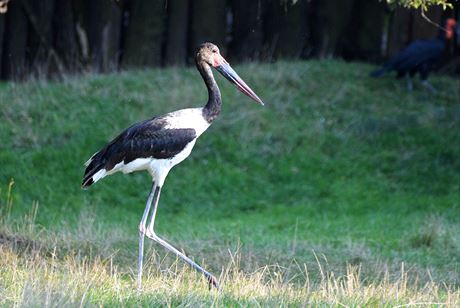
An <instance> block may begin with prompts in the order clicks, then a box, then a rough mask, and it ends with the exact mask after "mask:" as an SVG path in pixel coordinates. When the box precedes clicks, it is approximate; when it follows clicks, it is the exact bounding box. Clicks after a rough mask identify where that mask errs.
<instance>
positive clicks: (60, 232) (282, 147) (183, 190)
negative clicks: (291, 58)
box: [0, 60, 460, 307]
mask: <svg viewBox="0 0 460 308" xmlns="http://www.w3.org/2000/svg"><path fill="white" fill-rule="evenodd" d="M236 70H237V71H238V72H239V73H240V75H241V76H243V77H244V78H245V80H246V82H247V83H248V84H249V85H250V86H251V87H252V88H253V89H254V90H256V93H258V94H259V96H260V97H262V98H263V99H264V100H265V101H266V105H267V106H266V107H265V108H262V107H259V106H257V105H256V104H253V103H251V102H250V101H249V99H247V98H245V97H243V95H242V94H241V93H239V92H238V91H236V90H235V89H234V88H233V87H232V86H231V85H229V84H228V83H226V82H224V80H223V78H220V77H219V78H218V79H219V80H218V82H219V84H220V85H221V90H222V96H223V99H224V105H223V111H222V114H221V116H220V117H219V118H218V119H217V120H216V122H215V123H214V124H213V126H212V127H211V128H210V129H209V130H208V131H207V132H206V133H205V134H204V135H203V136H201V137H200V140H199V141H198V142H197V145H196V147H195V149H194V152H193V154H192V155H191V157H189V158H188V159H187V160H186V161H185V162H183V163H182V164H181V165H180V166H178V167H176V168H174V169H173V170H172V171H171V173H170V176H169V177H168V178H167V180H166V183H165V187H164V189H163V192H162V198H161V200H160V207H159V213H158V223H157V232H158V234H160V235H163V236H164V237H165V238H167V239H169V240H170V241H171V242H173V243H174V244H176V246H178V247H180V248H182V249H184V250H185V251H186V252H187V254H188V255H190V256H192V257H193V258H194V259H195V260H198V261H200V262H201V263H202V264H204V265H205V267H206V268H208V269H210V270H211V272H214V273H215V274H217V275H219V276H220V281H221V283H222V284H223V290H222V291H221V292H220V293H217V292H209V291H208V290H207V286H206V283H205V282H204V281H203V279H202V278H201V277H200V276H198V275H197V274H195V273H194V272H193V271H191V270H190V269H188V268H187V267H185V266H183V264H182V263H181V262H178V261H177V260H176V259H175V258H172V257H171V256H170V255H166V254H165V251H164V250H163V249H161V247H157V246H155V245H150V246H148V247H147V255H148V259H149V261H148V262H146V271H147V274H146V275H145V281H144V286H145V289H144V290H143V291H142V292H140V293H139V292H138V291H136V289H135V282H134V280H135V274H136V273H135V271H136V260H137V259H136V258H137V225H138V223H139V220H140V216H141V214H142V211H143V208H144V204H145V201H146V199H147V195H148V190H149V187H150V184H149V183H150V179H149V176H148V175H147V174H142V173H138V174H132V175H125V176H122V175H121V174H117V175H113V176H110V177H108V178H106V179H104V180H102V181H101V182H99V183H97V185H95V186H94V187H92V188H91V189H90V190H87V191H82V190H81V189H80V182H81V175H82V172H83V166H82V164H83V163H84V162H85V161H86V160H87V158H88V157H89V156H90V155H91V154H93V152H95V151H96V150H98V149H99V148H100V147H101V146H102V145H103V144H105V143H106V142H107V141H109V140H110V139H111V138H113V137H115V135H116V134H117V133H118V132H120V131H121V130H122V129H123V128H125V127H127V126H129V125H130V124H132V123H133V122H136V121H139V120H141V119H145V118H149V117H151V116H152V115H155V114H162V113H165V112H168V111H171V110H176V109H180V108H186V107H192V106H200V105H202V104H203V102H204V101H206V91H205V90H204V89H203V85H202V82H201V80H200V79H199V77H198V74H197V73H196V72H195V70H194V69H192V68H190V69H165V70H148V71H133V72H123V73H120V74H113V75H104V76H100V75H84V76H81V77H75V78H68V79H66V80H64V81H63V82H60V83H48V82H44V81H30V82H27V83H23V84H19V83H4V84H0V107H1V109H0V110H1V112H2V113H1V118H2V121H0V140H2V143H1V144H0V163H1V168H0V179H1V181H2V184H1V186H0V187H1V188H2V189H1V191H0V200H1V201H0V206H1V208H0V209H1V213H2V214H1V216H0V217H1V223H0V263H1V266H0V304H2V305H6V306H63V305H68V306H79V305H83V306H91V305H104V306H111V305H127V306H134V305H136V306H137V305H144V306H152V305H166V306H192V307H195V306H209V305H215V306H239V305H242V306H253V305H258V306H280V305H281V306H288V305H295V306H297V305H299V306H301V305H313V304H318V305H345V306H363V305H371V306H380V305H384V306H385V305H386V306H398V305H415V304H417V303H418V304H425V305H434V306H436V305H441V304H445V305H448V306H456V305H459V304H460V291H459V285H460V257H459V255H460V236H459V234H458V230H459V228H460V221H459V220H458V217H460V160H459V158H458V153H460V133H459V132H460V86H459V85H460V81H459V80H458V79H453V78H448V77H443V76H434V77H433V78H432V83H433V84H434V86H435V87H436V88H438V89H439V93H438V94H436V95H432V94H430V93H427V92H426V91H424V90H423V89H421V88H420V87H419V88H417V87H416V90H415V91H413V92H407V91H406V90H405V84H404V82H400V81H397V80H394V79H392V78H390V77H384V78H382V79H369V78H368V77H367V74H368V72H369V71H370V70H371V67H370V66H368V65H365V64H357V63H344V62H340V61H332V60H328V61H309V62H293V63H289V62H280V63H276V64H266V65H255V64H251V65H243V66H238V67H236ZM11 181H14V185H13V184H10V183H12V182H11Z"/></svg>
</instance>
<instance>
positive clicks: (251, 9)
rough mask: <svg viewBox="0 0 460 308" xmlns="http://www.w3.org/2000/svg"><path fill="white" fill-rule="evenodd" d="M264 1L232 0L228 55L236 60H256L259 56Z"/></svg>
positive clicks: (261, 41) (261, 40)
mask: <svg viewBox="0 0 460 308" xmlns="http://www.w3.org/2000/svg"><path fill="white" fill-rule="evenodd" d="M264 2H265V1H262V0H257V1H247V0H232V1H231V8H232V14H233V19H232V33H231V38H232V39H231V42H230V46H229V52H228V53H229V56H230V57H231V58H232V59H236V60H238V61H244V60H256V59H259V58H260V56H261V51H262V43H263V32H262V13H263V11H262V6H263V4H264Z"/></svg>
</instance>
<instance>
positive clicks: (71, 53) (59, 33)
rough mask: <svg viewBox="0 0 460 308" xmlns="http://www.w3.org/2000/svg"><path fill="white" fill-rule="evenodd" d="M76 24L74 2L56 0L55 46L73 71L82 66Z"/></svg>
mask: <svg viewBox="0 0 460 308" xmlns="http://www.w3.org/2000/svg"><path fill="white" fill-rule="evenodd" d="M75 25H76V19H75V16H74V12H73V7H72V3H71V2H70V1H67V0H58V1H56V4H55V10H54V16H53V28H54V39H53V42H54V47H55V49H56V52H57V53H58V55H59V56H60V58H61V59H62V60H63V63H64V65H65V66H66V68H67V70H69V71H71V72H72V71H75V70H78V69H79V68H80V65H79V46H78V43H77V33H76V30H75Z"/></svg>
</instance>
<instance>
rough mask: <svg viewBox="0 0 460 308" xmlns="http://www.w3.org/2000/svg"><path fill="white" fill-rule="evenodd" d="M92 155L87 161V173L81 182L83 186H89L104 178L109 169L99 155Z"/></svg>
mask: <svg viewBox="0 0 460 308" xmlns="http://www.w3.org/2000/svg"><path fill="white" fill-rule="evenodd" d="M94 156H95V155H93V157H91V158H90V159H89V160H88V161H87V162H86V164H85V165H86V166H87V167H86V169H85V174H84V175H83V181H82V183H81V187H82V188H87V187H89V186H91V185H93V184H94V183H96V182H97V181H99V180H100V179H102V178H103V177H104V176H105V175H106V173H107V170H105V168H104V167H105V164H104V163H103V162H101V161H100V160H98V159H97V157H94Z"/></svg>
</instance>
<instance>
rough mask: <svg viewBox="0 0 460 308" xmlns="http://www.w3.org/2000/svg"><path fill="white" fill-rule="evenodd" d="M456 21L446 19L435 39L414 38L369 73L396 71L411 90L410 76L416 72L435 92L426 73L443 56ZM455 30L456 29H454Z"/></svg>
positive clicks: (375, 75)
mask: <svg viewBox="0 0 460 308" xmlns="http://www.w3.org/2000/svg"><path fill="white" fill-rule="evenodd" d="M456 25H457V22H456V20H455V19H453V18H449V19H447V20H446V23H445V29H441V30H440V31H439V34H438V37H437V38H436V39H430V40H416V41H414V42H412V43H411V44H410V45H409V46H407V47H406V48H405V49H403V50H402V51H400V52H399V53H398V54H396V55H395V56H393V57H392V58H391V59H390V60H389V61H388V62H387V63H385V64H384V65H383V66H382V67H381V68H380V69H378V70H375V71H373V72H371V73H370V76H371V77H380V76H382V75H383V74H385V73H386V72H389V71H396V72H397V78H401V77H405V78H406V82H407V88H408V90H409V91H411V90H412V88H413V84H412V77H414V75H415V74H416V73H419V74H420V79H421V81H422V85H423V86H424V87H426V88H427V89H428V90H429V91H431V92H436V90H435V88H434V87H433V86H432V85H431V84H430V83H429V82H428V75H429V74H430V72H431V70H432V69H433V65H434V64H435V63H436V62H437V61H438V60H439V59H440V58H441V57H442V56H443V54H444V49H445V47H446V41H449V40H452V39H453V38H454V33H457V34H458V33H459V29H460V28H457V30H456ZM455 30H456V31H455Z"/></svg>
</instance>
